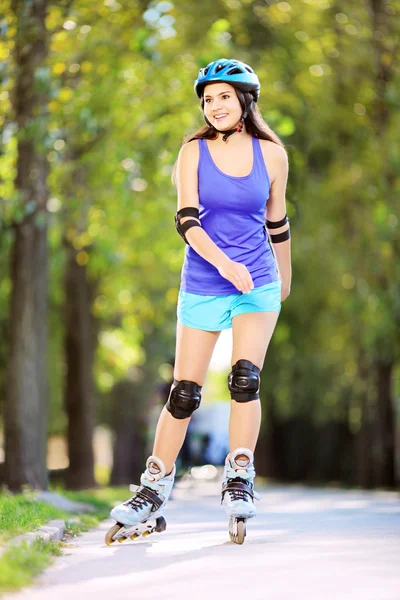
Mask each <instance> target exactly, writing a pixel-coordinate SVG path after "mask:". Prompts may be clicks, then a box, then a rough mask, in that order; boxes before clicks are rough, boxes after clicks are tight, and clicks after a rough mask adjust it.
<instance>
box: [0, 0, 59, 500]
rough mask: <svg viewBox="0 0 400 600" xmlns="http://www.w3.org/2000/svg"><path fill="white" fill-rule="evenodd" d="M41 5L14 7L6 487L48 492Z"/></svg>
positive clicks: (38, 0) (41, 0) (17, 0)
mask: <svg viewBox="0 0 400 600" xmlns="http://www.w3.org/2000/svg"><path fill="white" fill-rule="evenodd" d="M46 8H47V3H46V0H33V1H30V2H27V1H24V0H13V1H12V2H11V9H12V11H13V14H14V18H15V24H14V26H15V28H16V35H15V51H14V60H15V91H14V94H13V111H14V122H15V125H16V130H17V139H18V142H17V144H18V145H17V153H18V157H17V172H16V178H15V190H16V193H17V196H16V201H15V204H16V208H15V212H14V217H13V221H14V223H13V225H14V239H13V248H12V261H11V279H12V289H11V296H10V318H9V335H10V344H9V360H8V382H7V392H6V406H5V414H4V421H5V455H6V471H5V482H6V484H7V485H8V487H9V488H10V489H11V490H18V489H19V488H20V487H21V486H22V485H24V484H29V485H31V486H32V487H35V488H46V486H47V475H46V454H45V448H46V426H47V374H46V361H47V208H46V205H47V199H48V189H47V183H46V177H47V172H48V165H47V158H46V153H45V148H44V137H45V134H46V119H47V116H46V113H47V100H48V92H49V90H48V82H49V72H48V70H47V68H46V66H45V60H46V56H47V52H48V40H47V32H46V27H45V18H46Z"/></svg>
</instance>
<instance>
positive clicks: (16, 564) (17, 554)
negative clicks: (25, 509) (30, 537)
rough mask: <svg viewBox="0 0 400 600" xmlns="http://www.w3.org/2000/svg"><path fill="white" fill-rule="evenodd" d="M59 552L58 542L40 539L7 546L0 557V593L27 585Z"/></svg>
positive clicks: (59, 554)
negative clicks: (30, 542)
mask: <svg viewBox="0 0 400 600" xmlns="http://www.w3.org/2000/svg"><path fill="white" fill-rule="evenodd" d="M61 554H62V551H61V548H60V546H59V544H56V543H54V542H45V541H44V540H41V539H38V540H36V541H35V542H34V543H33V544H28V543H27V542H23V543H21V544H19V545H18V546H14V547H11V548H9V549H8V550H7V551H6V552H5V553H4V554H3V555H2V556H1V557H0V593H6V592H10V591H14V590H17V589H20V588H22V587H24V586H26V585H28V584H29V583H31V582H32V579H33V578H34V577H35V576H37V575H39V573H41V572H42V571H43V570H44V569H45V568H46V567H48V566H49V565H50V564H51V563H52V562H53V560H54V557H56V556H61Z"/></svg>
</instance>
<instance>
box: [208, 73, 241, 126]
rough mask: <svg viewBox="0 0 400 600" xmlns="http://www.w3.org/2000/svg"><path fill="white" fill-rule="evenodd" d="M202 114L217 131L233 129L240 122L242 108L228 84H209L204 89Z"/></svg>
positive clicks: (232, 88) (233, 90)
mask: <svg viewBox="0 0 400 600" xmlns="http://www.w3.org/2000/svg"><path fill="white" fill-rule="evenodd" d="M204 114H205V116H206V117H207V119H208V120H209V121H210V123H211V124H212V125H213V126H214V127H215V128H216V129H218V130H220V131H221V130H222V131H225V130H228V129H233V128H234V127H235V126H236V125H237V123H238V122H239V121H240V118H241V116H242V107H241V106H240V102H239V98H238V97H237V95H236V91H235V88H234V87H233V86H232V85H230V84H229V83H210V84H209V85H206V87H205V88H204Z"/></svg>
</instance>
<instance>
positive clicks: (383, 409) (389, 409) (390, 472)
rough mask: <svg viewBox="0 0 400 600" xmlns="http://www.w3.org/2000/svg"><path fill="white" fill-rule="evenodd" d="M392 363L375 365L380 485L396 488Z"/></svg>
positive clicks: (378, 482) (379, 362)
mask: <svg viewBox="0 0 400 600" xmlns="http://www.w3.org/2000/svg"><path fill="white" fill-rule="evenodd" d="M393 366H394V364H393V362H392V361H390V362H389V361H387V362H383V361H378V362H377V363H376V364H375V370H376V376H377V381H376V385H377V405H376V409H377V415H376V416H377V433H378V436H379V437H378V440H377V442H378V444H377V445H378V448H379V452H378V465H377V467H378V468H377V474H378V478H379V479H378V481H377V484H378V485H382V486H385V487H394V486H395V483H396V473H395V418H394V407H393V402H392V394H391V384H392V372H393Z"/></svg>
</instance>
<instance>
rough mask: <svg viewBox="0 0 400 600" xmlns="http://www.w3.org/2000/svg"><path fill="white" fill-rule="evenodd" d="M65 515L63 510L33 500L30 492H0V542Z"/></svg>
mask: <svg viewBox="0 0 400 600" xmlns="http://www.w3.org/2000/svg"><path fill="white" fill-rule="evenodd" d="M65 516H66V514H65V513H64V512H62V511H60V510H59V509H57V508H54V507H52V506H50V505H49V504H47V503H46V502H42V501H37V500H34V499H33V495H32V493H31V492H25V493H24V494H16V495H12V494H9V493H1V494H0V543H1V542H4V541H6V540H7V539H9V538H12V537H15V536H16V535H19V534H21V533H25V532H27V531H33V530H34V529H36V528H37V527H40V526H41V525H44V524H45V523H47V522H48V521H51V520H52V519H62V518H63V517H65Z"/></svg>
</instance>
